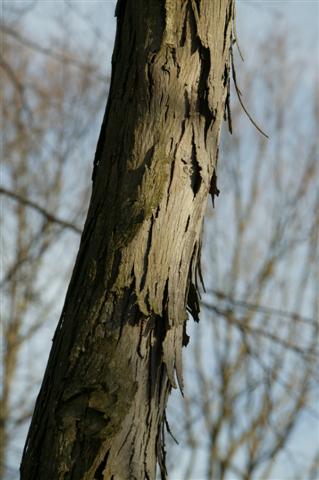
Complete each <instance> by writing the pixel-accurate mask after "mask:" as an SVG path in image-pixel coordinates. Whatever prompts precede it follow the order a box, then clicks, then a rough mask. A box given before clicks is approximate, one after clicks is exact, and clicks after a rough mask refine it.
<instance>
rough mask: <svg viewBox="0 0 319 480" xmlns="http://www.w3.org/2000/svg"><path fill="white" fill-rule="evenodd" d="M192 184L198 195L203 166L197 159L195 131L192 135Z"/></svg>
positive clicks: (195, 193) (194, 191)
mask: <svg viewBox="0 0 319 480" xmlns="http://www.w3.org/2000/svg"><path fill="white" fill-rule="evenodd" d="M191 161H192V163H191V165H192V167H191V172H192V173H191V185H192V189H193V193H194V197H196V195H197V193H198V191H199V189H200V186H201V183H202V176H201V167H200V165H199V163H198V160H197V153H196V142H195V139H194V132H193V135H192V152H191Z"/></svg>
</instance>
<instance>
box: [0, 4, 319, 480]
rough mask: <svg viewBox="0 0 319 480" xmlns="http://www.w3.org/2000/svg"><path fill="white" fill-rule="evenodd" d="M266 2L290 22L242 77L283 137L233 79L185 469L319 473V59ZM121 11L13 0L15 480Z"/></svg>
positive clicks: (6, 294)
mask: <svg viewBox="0 0 319 480" xmlns="http://www.w3.org/2000/svg"><path fill="white" fill-rule="evenodd" d="M240 8H241V3H239V4H238V9H239V14H240ZM250 8H251V9H252V10H251V11H250V12H253V13H254V12H255V13H256V14H258V15H259V17H260V16H261V17H262V16H263V15H266V17H265V18H266V19H267V18H268V20H269V18H271V19H272V21H273V22H272V23H274V25H273V26H272V28H269V27H267V28H266V27H265V30H264V31H265V33H264V36H263V38H262V36H256V37H254V46H253V52H252V51H251V50H252V49H251V46H250V45H249V44H248V45H247V46H246V47H245V53H246V55H247V60H246V62H245V63H244V64H241V63H240V60H239V56H238V57H237V56H236V58H235V63H236V71H237V80H238V82H239V83H240V85H239V87H240V88H241V91H242V94H243V99H244V101H245V105H246V107H247V109H248V110H249V112H250V113H251V114H253V116H256V117H257V118H258V120H259V122H260V123H262V126H263V127H264V128H265V130H267V133H268V134H269V135H270V140H269V141H267V140H266V139H265V138H264V137H263V136H262V135H260V134H259V133H258V131H256V130H255V129H254V127H253V126H252V125H251V124H250V123H249V120H248V119H247V116H245V114H244V112H243V109H242V107H241V106H240V105H239V103H238V102H237V101H236V93H235V92H233V91H232V92H231V110H232V124H233V134H232V136H231V135H229V134H227V133H226V128H225V133H224V138H223V142H222V149H221V158H220V160H219V171H218V186H219V188H220V190H221V194H220V197H219V198H218V199H217V201H216V203H217V207H216V208H215V209H214V210H213V209H212V208H211V207H209V208H208V214H207V221H206V228H205V242H204V251H203V259H202V263H203V271H204V278H205V283H206V293H204V292H203V297H202V315H201V322H200V324H199V325H192V324H191V323H190V324H189V333H190V334H191V342H190V345H189V347H188V348H187V351H185V353H184V361H185V376H186V383H187V388H186V394H185V398H184V399H181V398H180V395H178V394H177V395H175V397H174V398H173V399H172V400H171V403H170V410H169V423H170V426H171V430H172V432H173V434H174V435H175V436H176V437H177V439H178V441H179V443H180V445H179V446H176V445H175V444H174V441H173V440H169V439H168V447H167V450H168V460H169V462H170V464H171V465H170V467H171V468H170V471H171V472H172V473H171V478H172V479H173V480H179V479H187V478H188V479H191V480H202V479H203V480H204V479H243V480H244V479H245V480H248V479H254V480H255V479H257V478H260V479H261V478H263V479H266V478H267V479H280V480H283V479H288V478H289V479H292V478H296V479H300V478H305V479H307V478H309V480H310V479H312V480H314V479H316V478H318V476H319V472H318V468H319V464H318V462H319V453H318V452H319V448H318V439H317V437H316V432H318V415H319V412H318V405H317V402H316V400H318V390H316V388H317V384H318V371H319V370H318V353H319V352H318V307H319V305H318V298H319V292H318V290H319V286H318V285H319V282H318V280H319V279H318V276H319V266H318V265H319V262H318V260H319V259H318V254H319V252H318V248H319V247H318V244H319V242H318V221H319V218H318V212H319V195H318V192H319V188H318V187H319V180H318V179H319V171H318V170H319V164H318V141H317V138H318V114H319V105H318V100H319V96H318V91H316V83H315V81H316V78H315V76H316V68H318V64H317V65H314V63H313V58H311V56H308V55H302V56H301V55H299V56H298V53H297V52H296V50H297V49H295V45H294V38H295V37H294V32H293V30H292V29H290V30H289V29H288V28H285V29H283V26H282V23H280V20H278V21H276V22H275V18H274V16H273V13H274V12H275V8H276V7H272V6H271V5H270V4H269V5H267V7H265V6H264V7H263V6H262V5H258V6H257V7H250ZM113 9H114V4H112V3H105V4H101V3H99V4H97V3H94V2H92V3H91V2H90V3H89V2H88V3H86V4H81V3H79V2H72V3H71V2H68V1H64V2H61V3H59V4H56V5H53V4H52V5H46V6H43V4H42V5H41V2H37V1H31V2H29V3H28V2H26V3H23V4H21V3H18V2H13V1H12V2H4V7H3V12H2V18H1V24H0V26H1V54H0V68H1V87H2V88H1V96H2V99H1V104H2V115H1V131H2V141H1V145H2V166H1V185H0V194H1V212H0V214H1V225H2V238H1V242H2V245H1V259H2V272H1V274H2V276H1V288H2V293H1V317H2V336H3V341H2V359H3V367H2V372H1V373H2V392H1V398H0V402H1V403H0V420H1V421H0V435H1V450H0V478H3V479H10V480H11V479H15V478H18V476H19V474H18V468H19V462H20V457H21V451H22V448H23V443H24V439H25V435H26V431H27V427H28V423H29V420H30V416H31V414H32V408H33V404H34V400H35V397H36V395H37V391H38V388H39V386H40V384H39V382H40V380H41V376H42V373H43V370H44V368H45V363H46V359H47V354H48V351H49V341H50V337H52V334H53V331H54V329H55V326H56V322H57V319H58V318H59V310H60V309H61V307H62V303H63V300H64V295H65V289H66V286H67V284H68V278H69V276H70V273H71V268H72V265H73V262H74V256H75V253H76V250H77V247H78V242H79V233H80V232H81V228H82V225H83V221H84V218H85V213H86V208H87V204H88V199H89V194H90V176H91V169H92V160H93V155H94V150H95V146H96V141H97V137H98V133H99V128H100V124H101V120H102V114H103V108H104V104H105V100H106V96H107V88H108V71H107V68H108V63H107V61H106V59H107V58H109V55H110V51H111V50H112V48H111V44H110V39H111V38H112V34H113V33H114V24H113V23H112V22H113V20H112V17H111V15H112V14H113ZM263 10H265V11H266V13H265V12H264V13H263ZM253 13H252V16H253ZM267 15H268V17H267ZM269 15H270V17H269ZM268 20H267V21H268ZM259 21H260V19H259ZM267 21H266V20H265V24H266V23H267ZM248 39H249V37H248ZM239 40H240V38H239ZM245 43H248V42H247V39H246V42H245ZM317 58H318V57H317ZM317 62H318V61H317Z"/></svg>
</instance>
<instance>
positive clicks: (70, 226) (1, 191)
mask: <svg viewBox="0 0 319 480" xmlns="http://www.w3.org/2000/svg"><path fill="white" fill-rule="evenodd" d="M0 195H6V196H7V197H10V198H12V199H13V200H16V201H17V202H19V203H22V204H23V205H25V206H26V207H30V208H33V210H35V211H37V212H38V213H40V214H41V215H43V216H44V217H45V218H46V219H47V220H48V221H49V222H52V223H56V224H58V225H61V226H62V227H64V228H68V229H69V230H72V231H73V232H75V233H78V234H81V233H82V229H81V228H80V227H78V226H77V225H74V224H73V223H71V222H68V221H67V220H63V219H61V218H59V217H56V216H55V215H53V214H52V213H50V212H48V211H47V210H45V208H43V207H41V206H40V205H38V204H37V203H35V202H33V201H32V200H29V199H28V198H25V197H22V196H21V195H18V194H17V193H15V192H12V191H11V190H8V189H7V188H5V187H0Z"/></svg>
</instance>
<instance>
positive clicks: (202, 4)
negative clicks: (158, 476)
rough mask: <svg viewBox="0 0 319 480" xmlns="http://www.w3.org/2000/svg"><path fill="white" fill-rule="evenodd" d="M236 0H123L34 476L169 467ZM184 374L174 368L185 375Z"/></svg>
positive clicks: (32, 443) (37, 436) (43, 402)
mask: <svg viewBox="0 0 319 480" xmlns="http://www.w3.org/2000/svg"><path fill="white" fill-rule="evenodd" d="M233 8H234V5H233V0H214V1H213V0H197V1H196V0H194V1H193V0H189V1H186V0H185V1H182V0H162V1H158V0H134V1H133V0H126V1H120V2H119V3H118V6H117V10H116V15H117V20H118V29H117V37H116V43H115V49H114V54H113V73H112V81H111V88H110V94H109V100H108V104H107V108H106V113H105V117H104V121H103V124H102V129H101V134H100V139H99V142H98V146H97V152H96V158H95V166H94V172H93V193H92V199H91V204H90V208H89V212H88V217H87V221H86V224H85V228H84V232H83V235H82V240H81V246H80V250H79V253H78V257H77V260H76V265H75V268H74V272H73V276H72V280H71V283H70V286H69V290H68V294H67V298H66V301H65V306H64V309H63V313H62V317H61V319H60V323H59V325H58V328H57V330H56V333H55V336H54V340H53V346H52V351H51V354H50V358H49V362H48V366H47V370H46V374H45V377H44V380H43V385H42V388H41V391H40V394H39V397H38V400H37V403H36V408H35V412H34V416H33V420H32V424H31V427H30V431H29V434H28V438H27V442H26V446H25V451H24V457H23V461H22V466H21V478H22V479H24V480H31V479H34V480H39V479H46V480H50V479H52V480H53V479H54V480H62V479H63V480H69V479H73V480H79V479H87V480H89V479H138V480H141V479H144V478H146V479H154V478H155V469H156V462H158V463H159V465H160V468H161V472H162V476H163V477H165V475H166V473H165V451H164V442H163V435H164V426H165V406H166V402H167V397H168V394H169V391H170V389H171V387H176V378H177V382H178V383H179V385H180V387H181V388H182V383H183V380H182V346H183V345H185V344H186V343H187V338H188V337H187V335H186V331H185V325H186V319H187V313H186V310H187V308H188V310H189V311H190V312H191V313H192V315H193V317H194V318H195V319H198V313H199V305H198V297H197V276H198V273H199V256H200V245H201V230H202V221H203V215H204V210H205V208H206V200H207V196H208V193H209V192H210V191H211V193H214V191H212V188H211V185H214V184H215V177H214V175H213V173H214V167H215V165H216V159H217V154H218V143H219V134H220V126H221V122H222V117H223V114H224V108H225V100H226V95H227V84H228V80H229V52H230V48H231V38H232V20H233ZM175 375H176V378H175Z"/></svg>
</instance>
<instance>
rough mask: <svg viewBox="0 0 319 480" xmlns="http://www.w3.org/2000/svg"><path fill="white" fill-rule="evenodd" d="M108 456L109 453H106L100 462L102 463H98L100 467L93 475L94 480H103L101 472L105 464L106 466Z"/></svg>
mask: <svg viewBox="0 0 319 480" xmlns="http://www.w3.org/2000/svg"><path fill="white" fill-rule="evenodd" d="M108 455H109V452H107V454H106V455H105V457H104V459H103V460H102V462H101V463H100V465H99V466H98V468H97V469H96V471H95V474H94V480H104V474H103V472H104V470H105V467H106V464H107V457H108Z"/></svg>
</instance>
